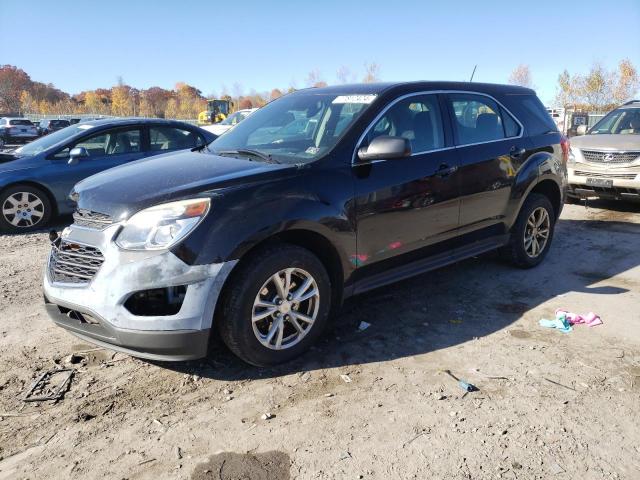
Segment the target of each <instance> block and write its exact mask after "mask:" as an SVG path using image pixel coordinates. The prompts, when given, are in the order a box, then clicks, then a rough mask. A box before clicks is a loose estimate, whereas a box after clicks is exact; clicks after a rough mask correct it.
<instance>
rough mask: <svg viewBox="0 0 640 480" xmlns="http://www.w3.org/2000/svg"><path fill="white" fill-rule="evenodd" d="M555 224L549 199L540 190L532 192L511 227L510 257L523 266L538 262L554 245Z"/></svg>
mask: <svg viewBox="0 0 640 480" xmlns="http://www.w3.org/2000/svg"><path fill="white" fill-rule="evenodd" d="M555 224H556V219H555V212H554V210H553V206H552V205H551V202H550V201H549V199H548V198H547V197H546V196H544V195H541V194H538V193H532V194H530V195H529V196H528V197H527V199H526V200H525V202H524V204H523V205H522V209H521V210H520V213H519V215H518V219H517V220H516V223H515V225H514V226H513V228H512V230H511V239H510V241H509V244H508V245H507V246H506V247H505V249H504V253H505V255H506V257H507V258H508V259H509V260H510V261H511V262H512V263H514V264H515V265H516V266H518V267H520V268H531V267H535V266H536V265H538V264H539V263H540V262H542V260H544V257H546V255H547V253H548V251H549V248H550V247H551V241H552V240H553V232H554V228H555Z"/></svg>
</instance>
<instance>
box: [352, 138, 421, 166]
mask: <svg viewBox="0 0 640 480" xmlns="http://www.w3.org/2000/svg"><path fill="white" fill-rule="evenodd" d="M410 155H411V144H410V143H409V140H407V139H406V138H402V137H390V136H387V135H381V136H379V137H376V138H374V139H373V140H372V141H371V143H370V144H369V146H368V147H362V148H360V149H359V150H358V158H359V159H360V160H362V161H371V160H391V159H394V158H405V157H408V156H410Z"/></svg>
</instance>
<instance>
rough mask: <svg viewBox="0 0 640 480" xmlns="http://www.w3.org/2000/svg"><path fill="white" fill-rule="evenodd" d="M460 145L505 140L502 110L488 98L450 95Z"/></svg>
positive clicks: (470, 95)
mask: <svg viewBox="0 0 640 480" xmlns="http://www.w3.org/2000/svg"><path fill="white" fill-rule="evenodd" d="M449 102H450V104H451V108H452V110H453V113H454V117H455V121H454V126H455V128H456V131H457V132H458V144H459V145H467V144H470V143H481V142H490V141H492V140H500V139H503V138H505V133H504V127H503V125H502V116H501V114H500V108H499V107H498V105H497V104H496V102H494V101H493V100H491V99H490V98H488V97H485V96H482V95H472V94H450V95H449Z"/></svg>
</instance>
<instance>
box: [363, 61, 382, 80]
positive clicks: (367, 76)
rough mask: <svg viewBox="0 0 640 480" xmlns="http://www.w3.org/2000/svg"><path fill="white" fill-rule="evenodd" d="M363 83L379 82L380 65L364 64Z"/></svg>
mask: <svg viewBox="0 0 640 480" xmlns="http://www.w3.org/2000/svg"><path fill="white" fill-rule="evenodd" d="M362 81H363V82H364V83H373V82H378V81H380V65H378V64H377V63H375V62H373V63H365V64H364V78H363V79H362Z"/></svg>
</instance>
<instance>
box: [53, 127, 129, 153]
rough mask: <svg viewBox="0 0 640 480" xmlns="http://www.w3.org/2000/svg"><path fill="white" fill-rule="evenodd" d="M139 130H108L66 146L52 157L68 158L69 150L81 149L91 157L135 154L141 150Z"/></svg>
mask: <svg viewBox="0 0 640 480" xmlns="http://www.w3.org/2000/svg"><path fill="white" fill-rule="evenodd" d="M140 137H141V135H140V130H139V129H138V128H135V129H130V130H109V131H106V132H101V133H98V134H96V135H92V136H90V137H85V138H83V139H81V140H80V141H78V142H77V143H75V144H73V145H68V146H67V147H66V148H64V149H63V150H61V151H59V152H58V153H56V154H55V155H54V158H68V157H69V152H70V151H71V149H73V148H76V147H82V148H85V149H86V150H87V152H88V153H89V158H91V157H103V156H105V155H120V154H123V153H136V152H139V151H140V150H141V141H140Z"/></svg>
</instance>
